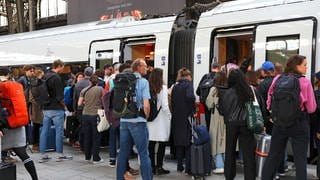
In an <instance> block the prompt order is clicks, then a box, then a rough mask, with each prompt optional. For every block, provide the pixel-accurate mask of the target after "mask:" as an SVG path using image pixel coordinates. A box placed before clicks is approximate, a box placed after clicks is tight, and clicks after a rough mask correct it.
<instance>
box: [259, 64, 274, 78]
mask: <svg viewBox="0 0 320 180" xmlns="http://www.w3.org/2000/svg"><path fill="white" fill-rule="evenodd" d="M274 68H275V67H274V64H273V63H272V62H271V61H265V62H264V63H263V64H262V66H261V68H260V69H262V71H263V76H274Z"/></svg>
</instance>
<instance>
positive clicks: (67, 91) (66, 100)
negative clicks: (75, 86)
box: [63, 86, 73, 106]
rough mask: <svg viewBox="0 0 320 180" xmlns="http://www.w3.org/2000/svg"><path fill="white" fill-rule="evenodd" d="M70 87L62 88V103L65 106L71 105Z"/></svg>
mask: <svg viewBox="0 0 320 180" xmlns="http://www.w3.org/2000/svg"><path fill="white" fill-rule="evenodd" d="M72 94H73V93H72V87H71V86H66V87H65V88H64V91H63V95H64V103H65V105H67V106H71V105H72V96H73V95H72Z"/></svg>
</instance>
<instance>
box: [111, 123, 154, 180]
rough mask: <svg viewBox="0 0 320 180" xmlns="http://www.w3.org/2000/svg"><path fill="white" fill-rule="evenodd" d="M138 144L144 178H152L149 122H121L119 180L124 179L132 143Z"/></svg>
mask: <svg viewBox="0 0 320 180" xmlns="http://www.w3.org/2000/svg"><path fill="white" fill-rule="evenodd" d="M133 143H134V144H135V145H136V148H137V150H138V154H139V157H140V171H141V176H142V179H143V180H151V179H152V169H151V161H150V158H149V152H148V143H149V132H148V128H147V123H145V122H138V123H131V122H120V152H119V156H118V163H117V180H123V179H124V178H123V175H124V173H125V172H126V167H127V161H128V157H129V154H130V152H131V148H132V144H133Z"/></svg>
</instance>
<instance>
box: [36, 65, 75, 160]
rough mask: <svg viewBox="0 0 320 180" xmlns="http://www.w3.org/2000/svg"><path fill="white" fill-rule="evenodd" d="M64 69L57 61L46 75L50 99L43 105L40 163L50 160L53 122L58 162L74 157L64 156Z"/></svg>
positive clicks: (65, 108)
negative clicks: (49, 152) (49, 135)
mask: <svg viewBox="0 0 320 180" xmlns="http://www.w3.org/2000/svg"><path fill="white" fill-rule="evenodd" d="M63 68H64V63H63V62H62V61H61V60H56V61H54V62H53V64H52V70H51V71H49V72H48V73H46V74H45V82H44V83H45V84H46V86H47V90H48V94H49V99H48V102H47V103H44V104H43V115H44V118H43V126H42V130H41V134H40V153H41V154H42V156H41V158H40V159H39V163H42V162H46V161H48V160H49V159H50V158H49V156H48V154H45V151H46V146H47V136H48V134H49V130H50V127H51V124H52V122H53V124H54V126H55V132H56V138H55V140H56V152H57V153H58V156H57V157H56V158H57V159H56V160H57V161H62V160H69V159H71V158H72V157H68V156H65V155H64V154H63V123H64V114H65V113H64V112H65V110H66V111H67V107H66V106H65V104H64V102H63V83H62V80H61V78H60V76H59V75H58V73H60V72H61V71H62V70H63Z"/></svg>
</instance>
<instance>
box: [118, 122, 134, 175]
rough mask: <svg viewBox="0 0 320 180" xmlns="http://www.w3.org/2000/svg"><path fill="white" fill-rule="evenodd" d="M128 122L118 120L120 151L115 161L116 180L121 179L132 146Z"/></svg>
mask: <svg viewBox="0 0 320 180" xmlns="http://www.w3.org/2000/svg"><path fill="white" fill-rule="evenodd" d="M128 124H129V123H128V122H120V152H119V155H118V161H117V162H118V163H117V180H123V175H124V173H125V172H126V169H127V165H128V158H129V153H130V151H131V148H132V141H133V140H132V137H131V134H130V132H129V129H128Z"/></svg>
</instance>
